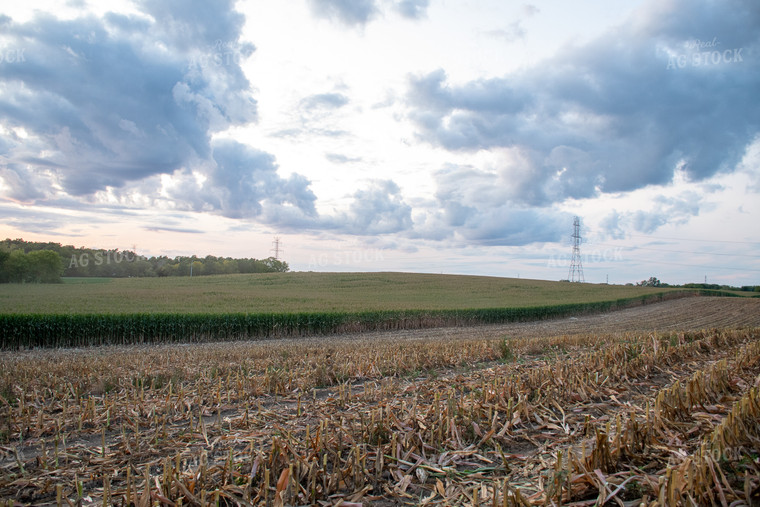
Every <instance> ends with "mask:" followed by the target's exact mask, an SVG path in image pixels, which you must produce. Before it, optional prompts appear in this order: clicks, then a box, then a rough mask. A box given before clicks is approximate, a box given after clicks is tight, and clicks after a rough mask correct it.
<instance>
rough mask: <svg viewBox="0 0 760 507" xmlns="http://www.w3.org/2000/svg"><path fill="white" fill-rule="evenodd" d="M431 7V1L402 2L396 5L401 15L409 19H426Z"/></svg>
mask: <svg viewBox="0 0 760 507" xmlns="http://www.w3.org/2000/svg"><path fill="white" fill-rule="evenodd" d="M429 6H430V0H401V1H400V2H398V3H397V4H396V5H395V7H396V10H397V11H398V12H399V14H401V15H402V16H403V17H405V18H408V19H420V18H424V17H425V15H426V14H427V9H428V7H429Z"/></svg>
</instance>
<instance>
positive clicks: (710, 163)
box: [407, 0, 760, 228]
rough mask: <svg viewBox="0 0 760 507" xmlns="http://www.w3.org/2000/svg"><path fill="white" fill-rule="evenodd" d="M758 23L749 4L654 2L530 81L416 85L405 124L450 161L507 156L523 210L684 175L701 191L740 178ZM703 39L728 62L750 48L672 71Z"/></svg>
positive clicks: (440, 74) (429, 78) (758, 110)
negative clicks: (713, 42)
mask: <svg viewBox="0 0 760 507" xmlns="http://www.w3.org/2000/svg"><path fill="white" fill-rule="evenodd" d="M718 10H719V11H720V12H719V13H718V12H717V11H718ZM695 12H698V13H699V15H694V16H693V15H688V16H687V15H685V14H686V13H695ZM718 14H720V15H718ZM758 24H760V6H758V5H757V4H756V3H755V2H751V1H748V0H735V1H732V2H729V3H727V4H723V3H721V4H716V3H712V2H701V3H700V6H699V8H697V9H695V7H694V4H693V3H691V2H686V1H685V0H669V1H667V2H653V3H650V4H648V5H647V6H646V7H645V8H644V9H643V10H642V11H641V12H639V13H638V14H636V15H635V16H634V19H632V20H631V22H630V23H627V24H626V25H624V26H621V27H618V28H616V29H615V30H614V31H611V32H610V33H608V34H606V35H604V36H602V37H600V38H598V39H596V40H593V41H591V42H589V43H587V44H585V45H582V46H578V47H568V48H566V49H565V50H563V51H562V52H561V53H559V54H558V55H556V56H555V57H554V58H552V59H550V60H549V61H545V62H541V63H538V64H536V65H535V66H534V67H533V68H530V69H527V70H523V71H519V72H515V73H513V74H510V75H507V76H504V77H498V78H492V79H481V80H476V81H471V82H466V83H463V84H459V85H450V84H449V83H448V82H447V81H448V80H447V75H446V73H445V71H444V70H437V71H434V72H431V73H428V74H424V75H417V76H413V77H412V78H410V83H409V89H408V93H407V103H408V105H409V108H410V109H409V117H410V118H411V119H412V120H413V122H414V123H415V124H416V127H417V132H418V135H419V137H420V139H422V140H424V141H426V142H430V143H432V144H435V145H439V146H442V147H444V148H446V149H448V150H452V151H461V150H464V151H475V150H480V149H485V150H494V149H500V150H507V151H510V152H512V154H513V157H512V159H513V160H511V161H510V160H505V163H506V165H505V166H504V167H503V168H502V171H503V172H504V173H510V174H512V175H513V178H512V179H510V178H503V179H502V182H503V184H504V185H506V186H507V187H508V188H510V189H511V192H510V195H511V196H512V198H513V199H515V202H517V203H523V204H529V205H534V206H545V205H549V204H551V203H555V202H559V201H563V200H565V199H568V198H584V197H591V196H593V195H596V194H597V193H599V192H620V191H630V190H634V189H638V188H642V187H644V186H646V185H649V184H664V183H667V182H669V181H671V180H672V179H673V175H674V171H676V170H677V169H678V170H683V171H684V173H685V174H686V176H687V178H689V179H691V180H701V179H704V178H708V177H710V176H712V175H714V174H716V173H717V172H719V171H731V170H733V168H734V167H735V166H736V164H737V163H738V162H739V161H740V160H741V157H742V155H743V154H744V152H745V149H746V147H747V145H748V144H749V143H750V142H751V141H752V139H753V138H754V136H755V135H757V133H758V132H760V103H758V101H757V100H755V98H753V94H754V90H757V89H760V64H759V62H758V59H757V56H756V55H757V54H758V50H760V33H758V32H757V30H756V27H757V26H758ZM705 33H706V34H710V35H711V37H710V39H713V38H715V39H717V40H719V41H720V42H721V50H722V51H723V50H728V49H730V48H744V49H743V55H744V56H743V58H742V59H741V61H738V60H736V61H735V59H734V54H735V53H734V52H733V51H731V52H730V55H729V56H730V57H731V61H724V59H723V56H722V55H723V53H721V61H720V62H718V63H713V61H712V60H710V62H709V63H708V64H702V65H692V62H693V60H692V56H691V55H690V56H689V62H690V63H689V64H688V65H685V66H683V67H681V66H678V65H676V66H675V67H674V66H673V65H672V62H673V60H672V57H673V56H674V55H675V56H677V55H679V54H680V53H681V52H688V51H690V49H689V44H690V41H692V45H693V41H694V39H695V34H705ZM712 34H714V35H712ZM692 51H693V50H692ZM726 54H728V53H726ZM750 55H752V56H750ZM710 58H712V57H710ZM520 196H523V197H520ZM642 224H643V223H642ZM642 227H645V228H646V226H644V225H642Z"/></svg>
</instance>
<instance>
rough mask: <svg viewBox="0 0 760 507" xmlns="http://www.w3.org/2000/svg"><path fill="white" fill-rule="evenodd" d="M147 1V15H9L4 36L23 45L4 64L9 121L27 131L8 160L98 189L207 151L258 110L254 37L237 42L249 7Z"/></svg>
mask: <svg viewBox="0 0 760 507" xmlns="http://www.w3.org/2000/svg"><path fill="white" fill-rule="evenodd" d="M174 3H177V2H174ZM139 6H140V7H141V8H142V9H143V11H144V12H143V15H141V16H138V15H133V16H124V15H120V14H112V13H111V14H107V15H106V16H104V17H103V18H96V17H93V16H85V17H80V18H75V19H72V20H61V19H56V18H54V17H52V16H49V15H44V14H42V15H38V16H37V17H35V18H33V19H32V20H31V21H28V22H26V23H14V22H13V21H9V20H7V19H6V20H5V26H4V32H5V37H6V40H10V41H12V42H11V43H12V44H14V45H17V46H19V47H22V46H23V47H24V48H25V53H24V59H23V61H16V62H10V63H9V62H5V63H4V64H3V71H2V73H0V92H1V93H0V120H1V121H2V122H3V124H4V125H5V126H6V127H8V128H11V129H13V128H22V129H24V131H25V132H26V134H27V136H26V137H25V138H24V139H17V140H15V141H14V142H12V143H10V145H8V144H6V145H5V146H3V147H2V150H3V153H1V155H3V156H4V158H5V159H6V160H7V161H8V163H7V166H6V167H7V170H9V171H14V172H16V173H17V174H18V173H19V171H20V170H21V169H19V168H24V169H25V170H26V171H29V172H31V173H35V174H37V175H40V174H42V173H43V172H44V173H45V174H46V175H47V176H50V177H49V178H48V179H49V186H50V185H53V183H56V184H60V186H61V188H62V190H63V191H64V192H66V193H67V194H69V195H75V196H83V195H89V194H93V193H94V192H97V191H99V190H103V189H105V188H106V187H116V188H118V187H121V186H123V185H125V184H126V183H128V182H134V181H139V180H142V179H145V178H148V177H151V176H153V175H158V174H168V173H171V172H172V171H174V170H176V169H177V168H180V167H183V166H187V165H189V164H191V163H192V162H193V161H194V160H196V159H205V158H207V157H208V156H209V154H210V146H209V140H210V137H211V135H212V134H213V133H214V132H216V131H219V130H224V129H226V128H228V127H230V126H233V125H240V124H245V123H248V122H251V121H254V120H255V119H256V109H257V108H256V101H255V100H254V99H253V98H252V97H251V96H250V92H249V88H250V84H249V83H248V81H247V80H246V78H245V76H244V75H243V73H242V70H241V69H240V65H239V64H240V62H241V61H242V58H244V57H245V56H247V55H249V54H250V53H251V52H252V51H253V46H252V45H250V44H245V43H238V42H237V39H238V37H239V34H240V28H241V27H242V24H243V18H242V16H241V15H240V14H238V13H236V12H235V11H234V10H233V9H232V4H231V2H226V3H224V2H223V3H222V4H216V5H215V6H214V8H213V9H212V8H210V6H209V5H207V4H206V3H204V2H201V1H195V2H191V4H190V5H188V4H187V3H182V5H181V8H177V7H180V6H179V5H174V6H173V7H172V6H171V5H169V3H164V2H148V1H146V2H141V3H140V4H139ZM223 41H226V42H223ZM225 44H226V45H225ZM225 59H226V60H225ZM29 152H34V153H37V154H44V155H38V158H37V159H36V160H31V159H30V158H29V157H28V153H29ZM51 175H52V176H51ZM4 180H5V181H6V184H8V179H7V178H4ZM11 184H12V183H11ZM13 191H14V192H15V193H16V196H17V197H19V198H22V197H23V198H26V199H36V198H39V196H40V195H39V194H40V192H42V193H45V192H44V191H41V190H40V189H36V191H34V192H31V191H25V190H24V189H23V188H22V187H20V186H18V185H16V186H14V188H13ZM20 194H25V195H20Z"/></svg>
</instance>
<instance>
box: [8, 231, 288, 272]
mask: <svg viewBox="0 0 760 507" xmlns="http://www.w3.org/2000/svg"><path fill="white" fill-rule="evenodd" d="M289 269H290V268H289V267H288V263H287V262H283V261H281V260H279V259H275V258H274V257H269V258H266V259H253V258H242V259H235V258H232V257H215V256H213V255H207V256H206V257H198V256H196V255H193V256H182V257H174V258H170V257H167V256H165V255H162V256H158V257H156V256H152V257H146V256H143V255H138V254H137V253H136V252H133V251H131V250H119V249H112V250H103V249H95V248H84V247H79V248H77V247H74V246H72V245H61V244H60V243H44V242H34V241H24V240H23V239H13V240H11V239H6V240H4V241H0V283H8V282H12V283H29V282H32V283H34V282H36V283H54V282H59V281H61V277H108V278H126V277H154V276H203V275H221V274H234V273H275V272H285V271H288V270H289Z"/></svg>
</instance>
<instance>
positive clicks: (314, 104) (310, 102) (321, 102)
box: [301, 93, 349, 109]
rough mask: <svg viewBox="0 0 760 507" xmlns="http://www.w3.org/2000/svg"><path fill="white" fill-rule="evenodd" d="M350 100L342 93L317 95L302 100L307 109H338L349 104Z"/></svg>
mask: <svg viewBox="0 0 760 507" xmlns="http://www.w3.org/2000/svg"><path fill="white" fill-rule="evenodd" d="M348 102H349V99H348V97H346V96H345V95H343V94H342V93H317V94H314V95H309V96H308V97H305V98H303V99H302V100H301V107H302V108H305V109H338V108H341V107H343V106H345V105H346V104H348Z"/></svg>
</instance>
